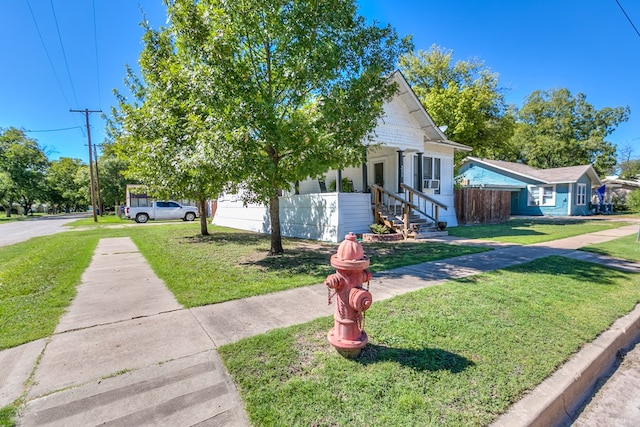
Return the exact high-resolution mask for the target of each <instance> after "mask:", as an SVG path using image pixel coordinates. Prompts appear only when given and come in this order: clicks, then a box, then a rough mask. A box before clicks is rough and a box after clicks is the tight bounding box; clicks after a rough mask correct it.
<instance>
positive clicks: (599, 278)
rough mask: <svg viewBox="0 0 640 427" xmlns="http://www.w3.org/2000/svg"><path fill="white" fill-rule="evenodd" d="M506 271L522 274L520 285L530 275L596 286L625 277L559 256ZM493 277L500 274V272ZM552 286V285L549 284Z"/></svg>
mask: <svg viewBox="0 0 640 427" xmlns="http://www.w3.org/2000/svg"><path fill="white" fill-rule="evenodd" d="M505 270H506V271H509V272H512V273H520V274H522V283H527V277H528V276H529V275H531V274H544V275H549V276H558V277H559V278H560V276H562V277H569V278H571V279H573V280H577V281H580V282H584V283H588V284H596V285H615V284H617V283H616V281H619V280H621V279H623V278H625V277H626V275H625V273H623V272H620V271H617V270H613V269H610V268H607V267H606V266H603V265H599V264H593V263H590V262H586V261H580V260H575V259H571V258H565V257H561V256H549V257H545V258H540V259H537V260H534V261H530V262H526V263H524V264H519V265H516V266H513V267H508V268H506V269H505ZM492 274H494V275H500V274H502V273H501V271H500V270H498V271H495V272H493V273H492ZM478 280H481V277H479V276H471V277H466V278H461V279H456V281H457V282H458V283H476V282H477V281H478ZM549 284H553V283H549Z"/></svg>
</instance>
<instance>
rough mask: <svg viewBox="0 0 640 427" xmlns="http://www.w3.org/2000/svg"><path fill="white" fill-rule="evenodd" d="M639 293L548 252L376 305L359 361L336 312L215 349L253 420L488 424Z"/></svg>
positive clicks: (624, 276) (634, 281) (613, 274)
mask: <svg viewBox="0 0 640 427" xmlns="http://www.w3.org/2000/svg"><path fill="white" fill-rule="evenodd" d="M639 291H640V275H634V274H630V273H622V272H617V271H612V270H609V269H606V268H604V267H602V266H599V265H596V264H590V263H585V262H580V261H576V260H570V259H565V258H561V257H549V258H545V259H541V260H537V261H534V262H531V263H527V264H523V265H519V266H516V267H513V268H509V269H506V270H501V271H496V272H492V273H487V274H483V275H480V276H475V277H473V278H467V279H463V280H457V281H453V282H449V283H447V284H444V285H440V286H434V287H431V288H427V289H423V290H421V291H417V292H413V293H410V294H406V295H403V296H399V297H395V298H393V299H391V300H387V301H382V302H376V303H374V304H373V306H372V308H371V309H370V310H369V311H368V314H367V318H366V331H367V333H368V334H369V337H370V339H369V344H368V345H367V347H365V348H364V349H363V352H362V353H361V355H360V356H359V358H358V359H356V360H346V359H343V358H342V357H340V356H339V355H338V354H337V353H336V352H335V351H334V350H333V349H332V348H330V346H329V344H328V343H327V341H326V333H327V331H328V330H329V329H330V328H331V326H332V323H333V322H332V319H331V318H329V317H327V318H322V319H318V320H316V321H313V322H310V323H307V324H305V325H298V326H294V327H290V328H283V329H277V330H274V331H271V332H269V333H267V334H264V335H259V336H255V337H252V338H248V339H244V340H242V341H239V342H237V343H234V344H229V345H225V346H223V347H221V348H220V349H219V351H220V354H221V356H222V358H223V360H224V362H225V365H226V366H227V368H228V370H229V372H230V373H231V375H232V376H233V379H234V381H235V382H236V384H237V385H238V388H239V391H240V393H241V395H242V398H243V401H244V402H245V406H246V409H247V411H248V414H249V417H250V420H251V422H252V424H253V425H256V426H275V425H290V426H308V425H313V426H333V425H353V426H388V425H407V426H410V425H420V426H425V425H438V426H462V425H464V426H477V425H487V424H489V423H490V422H492V421H493V420H495V419H496V418H497V417H498V416H499V415H500V414H501V413H503V412H505V411H506V410H507V409H508V408H509V406H510V405H511V404H512V403H514V402H515V401H517V400H518V399H519V398H521V397H522V395H523V394H524V393H525V392H526V391H527V390H529V389H532V388H534V387H535V386H536V385H537V384H539V383H540V382H541V381H542V380H543V379H544V378H546V377H547V376H548V375H549V374H551V373H552V372H553V371H554V370H555V369H556V368H557V367H559V366H560V365H561V364H562V363H563V362H564V361H566V360H567V359H568V358H569V357H570V356H571V354H572V353H574V352H576V351H577V350H579V349H580V347H581V346H582V345H583V344H585V343H587V342H590V341H592V340H593V339H594V338H595V337H596V336H597V335H598V334H599V333H600V332H601V331H603V330H605V329H606V328H608V327H609V326H610V325H611V323H612V322H613V321H614V320H615V319H617V318H618V317H620V316H621V315H623V314H625V313H627V312H629V311H630V310H631V309H632V308H633V307H634V306H635V304H636V303H637V302H638V295H639ZM374 298H375V295H374ZM364 408H366V410H365V409H364Z"/></svg>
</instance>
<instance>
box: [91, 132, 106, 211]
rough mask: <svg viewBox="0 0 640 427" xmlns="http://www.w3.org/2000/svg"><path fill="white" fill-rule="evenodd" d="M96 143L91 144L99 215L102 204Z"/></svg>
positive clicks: (102, 207) (102, 208)
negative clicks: (94, 163)
mask: <svg viewBox="0 0 640 427" xmlns="http://www.w3.org/2000/svg"><path fill="white" fill-rule="evenodd" d="M97 145H98V144H93V157H95V162H96V188H97V190H98V207H99V208H100V216H102V215H104V205H103V204H102V195H101V193H100V172H98V149H97V148H96V146H97Z"/></svg>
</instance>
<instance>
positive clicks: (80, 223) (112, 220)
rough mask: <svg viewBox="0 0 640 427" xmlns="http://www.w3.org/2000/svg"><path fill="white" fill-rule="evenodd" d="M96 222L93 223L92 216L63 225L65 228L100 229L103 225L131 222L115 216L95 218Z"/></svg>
mask: <svg viewBox="0 0 640 427" xmlns="http://www.w3.org/2000/svg"><path fill="white" fill-rule="evenodd" d="M96 219H97V220H98V222H97V223H96V222H94V221H93V215H91V216H90V217H87V218H82V219H79V220H77V221H73V222H70V223H68V224H65V225H66V226H67V227H100V226H103V225H114V224H131V223H132V222H131V221H129V220H126V219H121V218H119V217H118V216H117V215H103V216H99V215H98V216H96Z"/></svg>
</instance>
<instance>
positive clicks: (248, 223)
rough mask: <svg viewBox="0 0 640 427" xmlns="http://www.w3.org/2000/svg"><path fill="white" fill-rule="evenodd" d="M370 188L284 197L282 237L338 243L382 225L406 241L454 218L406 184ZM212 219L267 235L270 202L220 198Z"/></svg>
mask: <svg viewBox="0 0 640 427" xmlns="http://www.w3.org/2000/svg"><path fill="white" fill-rule="evenodd" d="M347 180H349V178H347ZM301 187H302V186H301ZM371 188H372V189H373V192H372V193H361V192H352V193H345V192H336V191H334V192H325V193H318V192H316V193H307V194H286V195H283V196H281V197H280V224H281V233H282V235H283V236H285V237H297V238H303V239H312V240H320V241H327V242H336V243H337V242H340V241H342V239H343V238H344V236H345V235H346V234H348V233H349V232H353V233H356V234H362V233H369V232H370V229H369V226H370V225H371V224H373V223H381V224H387V225H389V226H390V227H391V228H393V229H394V230H395V231H396V232H398V233H400V234H401V235H402V236H403V237H404V238H405V239H407V238H420V234H421V232H422V233H424V231H425V230H427V229H429V228H433V227H435V226H437V223H438V222H448V218H449V217H450V216H449V215H443V213H445V212H447V211H448V210H449V207H448V206H446V205H444V204H442V203H440V202H438V201H437V200H435V199H433V198H431V197H429V196H427V195H426V194H423V193H421V192H418V191H417V190H415V189H413V188H412V187H410V186H407V185H405V184H402V190H403V192H402V193H399V194H396V193H394V192H389V191H386V190H384V189H383V188H382V187H380V186H378V185H376V184H371ZM451 210H452V208H451ZM213 223H214V224H215V225H220V226H226V227H232V228H239V229H242V230H250V231H254V232H258V233H265V234H268V233H270V228H271V222H270V218H269V208H268V207H267V206H262V205H257V204H255V205H245V204H244V203H243V202H242V200H241V199H240V198H238V197H237V196H235V195H227V196H223V197H221V198H220V199H219V200H218V208H217V211H216V215H215V217H214V219H213ZM450 224H451V223H449V225H450Z"/></svg>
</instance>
